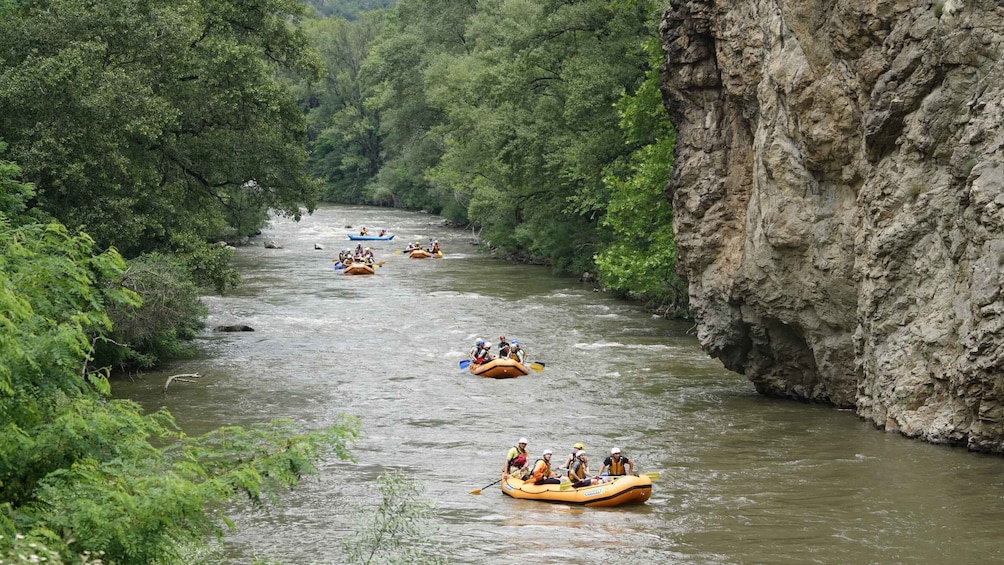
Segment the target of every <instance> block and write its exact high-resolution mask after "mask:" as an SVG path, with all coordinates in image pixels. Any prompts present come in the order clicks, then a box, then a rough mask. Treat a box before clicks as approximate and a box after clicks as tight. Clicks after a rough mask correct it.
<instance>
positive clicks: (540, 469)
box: [530, 449, 561, 485]
mask: <svg viewBox="0 0 1004 565" xmlns="http://www.w3.org/2000/svg"><path fill="white" fill-rule="evenodd" d="M551 453H552V452H551V450H550V449H545V450H544V453H543V454H542V455H541V456H540V457H541V458H540V459H538V460H537V461H536V462H534V464H533V473H531V475H530V477H531V478H532V479H533V484H535V485H560V484H561V479H559V478H558V475H556V474H555V473H554V471H552V470H551Z"/></svg>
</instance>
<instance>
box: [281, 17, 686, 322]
mask: <svg viewBox="0 0 1004 565" xmlns="http://www.w3.org/2000/svg"><path fill="white" fill-rule="evenodd" d="M659 15H660V11H659V6H657V5H656V4H654V3H652V2H641V1H633V0H632V1H628V0H618V1H615V2H608V1H605V0H583V1H578V2H571V3H569V2H550V1H546V2H533V3H525V2H481V3H471V2H463V1H459V0H404V1H402V2H399V3H398V4H397V5H396V7H395V8H394V9H392V10H390V11H388V12H376V13H369V14H367V15H366V16H365V17H362V18H360V19H358V20H355V21H351V22H349V21H345V20H342V19H324V20H319V21H314V22H309V23H308V24H307V26H306V27H305V30H306V33H307V35H308V37H309V38H310V39H311V41H312V42H313V44H314V45H315V46H316V47H317V48H318V50H319V52H320V55H321V60H322V61H323V63H324V67H325V76H324V79H323V80H322V81H320V82H317V83H302V84H301V86H300V88H301V90H300V91H299V96H300V99H301V101H302V103H303V107H304V110H305V111H306V112H307V120H308V139H309V144H308V147H309V151H310V157H309V167H310V171H311V174H312V175H314V176H315V177H316V178H318V179H320V180H321V182H322V183H323V186H324V189H323V196H322V198H323V199H325V200H329V201H332V202H341V203H370V204H377V205H384V206H398V207H405V208H411V209H425V210H429V211H432V212H435V213H439V214H442V215H444V216H446V217H447V218H449V219H451V220H453V221H454V222H456V223H457V224H459V225H470V226H471V227H472V230H473V231H474V232H475V233H477V234H478V235H480V237H481V239H482V240H483V241H484V242H485V243H487V244H488V245H489V246H490V247H491V248H492V250H493V251H494V252H496V253H498V254H500V255H503V256H510V257H514V258H517V259H518V260H523V261H533V262H542V263H546V264H549V265H552V266H553V267H554V268H555V270H557V271H559V272H566V273H571V274H575V275H579V274H581V273H583V272H590V273H593V274H594V275H595V274H596V273H598V274H599V277H600V280H601V282H602V284H603V285H604V286H605V287H606V288H608V289H610V290H613V291H615V292H619V293H622V294H625V295H631V296H634V297H636V298H640V299H645V300H650V301H651V302H652V304H653V306H663V307H665V308H666V310H667V311H668V312H670V313H672V314H674V315H686V303H687V299H686V292H685V286H684V285H683V283H682V282H681V281H680V280H679V279H678V278H677V277H676V275H675V267H674V264H675V246H674V243H673V234H672V229H671V220H672V215H671V210H670V205H669V203H668V201H667V199H666V197H665V195H664V193H663V189H664V186H665V184H666V182H667V179H668V177H669V170H670V167H671V166H672V163H673V145H674V141H675V137H674V131H673V128H672V125H671V124H670V122H669V120H668V118H667V116H666V113H665V110H664V109H663V107H662V102H661V97H660V95H659V89H658V80H659V77H658V67H659V61H660V57H661V50H660V48H659V47H658V43H657V39H656V25H657V21H658V17H659Z"/></svg>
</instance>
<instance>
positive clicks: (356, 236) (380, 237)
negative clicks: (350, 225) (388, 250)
mask: <svg viewBox="0 0 1004 565" xmlns="http://www.w3.org/2000/svg"><path fill="white" fill-rule="evenodd" d="M349 239H351V240H353V241H357V240H360V241H370V240H378V241H390V240H392V239H394V234H392V233H389V234H387V235H359V234H352V233H350V234H349Z"/></svg>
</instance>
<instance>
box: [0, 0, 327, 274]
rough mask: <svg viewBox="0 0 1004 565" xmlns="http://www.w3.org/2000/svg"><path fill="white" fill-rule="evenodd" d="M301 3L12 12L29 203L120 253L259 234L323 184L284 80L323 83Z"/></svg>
mask: <svg viewBox="0 0 1004 565" xmlns="http://www.w3.org/2000/svg"><path fill="white" fill-rule="evenodd" d="M303 10H304V7H303V6H302V5H301V4H299V3H298V2H296V1H295V0H256V1H254V2H243V1H241V2H238V1H236V0H208V1H203V0H153V1H148V2H139V3H137V2H135V1H133V0H109V1H107V2H99V3H94V2H89V1H84V0H51V1H45V2H43V1H32V2H14V3H12V4H10V5H9V6H8V7H7V8H6V9H4V12H5V13H3V14H2V17H0V60H2V61H3V68H2V74H0V107H3V108H4V112H3V113H0V139H4V140H6V141H7V142H8V144H9V146H10V152H9V158H10V159H11V160H13V161H14V162H17V163H18V164H19V165H21V167H23V168H24V175H25V178H26V179H27V180H29V181H31V182H33V183H35V185H36V186H38V188H39V193H38V195H37V197H36V199H35V201H34V202H32V205H33V206H37V207H40V208H42V209H44V210H46V211H47V212H48V213H50V214H52V215H53V216H54V217H55V218H56V219H58V220H59V221H61V222H62V223H63V224H65V225H66V226H68V227H70V228H71V229H76V228H77V227H78V226H80V227H83V228H84V231H86V232H88V233H89V234H91V236H92V237H94V238H95V240H96V241H97V243H98V245H99V246H100V247H109V246H114V247H116V248H117V249H119V251H120V252H121V253H122V254H123V255H124V256H126V257H134V256H136V255H138V254H139V253H140V252H143V251H151V250H164V249H168V250H173V247H174V246H175V245H177V243H176V241H175V239H176V238H179V237H184V236H186V235H187V234H195V235H197V236H199V237H200V238H202V239H208V238H213V237H230V236H232V235H234V234H235V233H236V232H238V231H242V232H244V233H251V232H253V231H254V230H256V229H257V228H258V227H259V226H260V225H261V220H262V219H263V216H262V214H263V213H264V211H265V210H267V209H269V208H272V209H275V210H279V211H282V212H284V213H287V214H290V215H294V216H296V215H299V214H300V213H301V212H300V207H301V206H302V205H304V204H307V205H308V206H309V205H310V204H312V202H313V201H314V198H315V195H316V186H315V185H314V184H313V183H312V182H311V181H310V179H309V178H308V177H307V176H306V174H305V172H304V169H303V163H304V160H305V153H304V146H303V141H304V121H303V118H302V115H301V113H300V111H299V108H298V106H297V105H296V103H295V99H294V98H293V96H292V94H291V92H290V91H289V88H288V87H287V86H285V82H284V81H282V80H280V73H281V72H298V71H302V72H316V69H317V61H316V58H315V57H313V56H312V52H311V51H310V50H308V49H307V42H306V40H305V39H304V37H303V34H302V33H300V32H299V31H297V30H296V29H295V28H293V27H292V26H290V25H289V24H288V23H287V22H288V21H289V20H290V18H294V17H296V16H298V15H299V14H301V13H302V11H303Z"/></svg>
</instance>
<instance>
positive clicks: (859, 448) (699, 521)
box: [114, 206, 1004, 564]
mask: <svg viewBox="0 0 1004 565" xmlns="http://www.w3.org/2000/svg"><path fill="white" fill-rule="evenodd" d="M347 225H352V226H355V227H359V226H362V225H365V226H367V227H368V228H369V229H370V230H374V229H379V228H381V227H384V228H387V229H388V230H389V231H390V232H392V233H395V234H397V235H396V237H395V239H394V240H393V241H389V242H383V241H374V242H369V246H370V247H372V248H373V250H374V252H375V253H376V255H377V259H378V260H383V261H386V263H385V265H384V266H383V267H382V268H380V269H379V270H378V271H377V273H376V274H375V275H372V276H346V275H343V274H341V273H339V272H336V271H334V270H333V268H332V264H331V259H332V258H333V257H334V256H336V255H337V253H338V249H339V248H341V247H351V246H352V245H351V244H350V243H349V241H348V240H347V238H346V234H347V233H349V231H350V230H349V229H347V228H346V227H345V226H347ZM430 238H435V239H438V240H439V241H440V242H441V243H442V245H443V249H444V251H445V253H446V256H445V257H444V258H442V259H421V260H419V259H410V258H408V257H407V255H403V254H395V253H394V251H395V250H400V249H403V248H404V247H405V245H407V243H408V241H415V240H419V241H422V242H423V243H425V242H427V241H428V240H429V239H430ZM270 239H271V240H276V241H277V242H279V243H280V244H281V245H282V246H283V249H264V248H263V247H262V246H261V241H258V242H257V243H256V245H255V246H249V247H246V248H242V249H239V250H238V252H237V254H236V258H235V263H236V265H237V267H238V268H239V269H240V270H241V272H242V273H243V276H244V279H245V282H246V284H245V286H244V287H242V288H241V289H240V290H238V291H237V292H234V293H232V294H229V295H227V296H223V297H220V296H212V297H206V299H205V301H206V303H207V305H208V306H209V309H210V317H209V320H208V326H209V327H213V326H216V325H221V324H235V323H242V324H247V325H250V326H252V327H253V328H255V331H254V332H248V333H239V334H214V333H211V332H208V331H207V332H206V333H205V334H203V336H202V337H201V342H202V344H203V345H204V346H205V351H206V354H207V356H206V357H205V358H202V359H198V360H192V361H186V362H184V363H179V364H176V365H174V366H171V367H167V368H166V369H165V370H163V371H160V372H156V373H149V374H146V375H143V377H142V378H138V379H135V380H121V381H118V382H116V383H115V384H114V388H115V393H116V395H117V396H120V397H126V398H133V399H136V400H138V401H140V402H142V403H143V404H144V405H145V406H146V407H148V408H149V409H156V408H161V407H164V408H167V409H169V410H170V411H171V412H172V413H173V414H175V416H176V418H177V420H178V422H179V423H180V424H181V425H182V426H183V428H184V429H185V430H186V431H187V432H189V433H193V434H194V433H201V432H204V431H207V430H210V429H213V428H215V427H218V426H221V425H229V424H247V423H251V422H256V421H262V420H267V419H271V418H279V417H286V418H293V419H295V420H298V421H301V422H304V423H305V424H307V425H308V426H312V427H313V426H320V425H324V424H328V423H332V422H334V421H335V419H336V418H337V416H338V415H339V414H341V413H350V414H354V415H357V416H359V417H360V418H361V419H362V421H363V426H364V429H363V433H364V437H363V438H362V440H361V441H360V442H359V443H358V444H357V445H356V446H355V447H354V448H353V453H354V455H355V456H356V458H357V461H358V462H356V463H349V462H342V461H338V460H331V461H323V462H322V464H321V465H320V470H321V474H320V476H318V477H316V478H313V479H309V480H308V481H307V482H306V483H305V484H304V485H303V488H301V489H299V490H297V491H296V492H294V493H292V494H291V495H290V496H289V497H288V498H286V499H284V500H283V504H282V506H281V507H277V508H269V509H262V510H257V511H249V510H242V511H239V512H238V513H237V515H236V516H235V518H236V522H237V524H238V527H239V530H238V531H237V532H236V533H234V534H232V535H230V536H229V537H228V539H227V544H228V547H229V549H230V557H231V560H232V562H233V563H247V562H249V561H250V560H251V557H252V556H271V557H273V558H275V559H278V560H280V561H283V562H286V563H339V562H340V561H341V560H340V550H339V547H340V541H341V540H343V539H345V538H347V537H348V536H351V535H352V532H353V530H354V528H355V518H356V516H357V514H358V507H359V506H372V505H374V504H375V503H376V502H377V501H378V500H379V494H378V491H377V489H376V485H375V483H374V479H375V478H376V477H377V476H379V475H380V473H381V472H383V471H384V470H386V469H389V468H398V469H404V470H405V471H406V472H408V473H409V474H410V475H412V476H414V477H416V478H418V479H419V480H421V481H422V482H423V484H425V486H426V491H425V497H426V498H428V499H430V500H433V501H435V503H436V505H437V510H436V524H435V525H436V526H437V527H438V532H437V533H436V534H435V537H436V546H437V547H440V548H442V551H443V553H444V555H447V556H448V557H449V560H450V562H453V563H487V564H495V563H498V564H501V563H511V562H513V561H516V560H527V561H532V562H540V563H554V562H558V561H565V560H574V561H576V562H579V563H612V562H617V563H620V564H642V563H644V564H649V563H654V562H655V563H667V562H673V563H694V564H697V563H700V564H706V563H791V564H795V563H799V564H800V563H832V564H843V563H946V562H968V563H976V562H992V561H994V560H999V559H1001V558H1002V557H1004V555H1002V552H1004V544H1001V543H1000V542H999V532H1000V531H1001V530H1002V529H1004V504H1002V500H1004V498H1002V482H1004V481H1002V479H1001V478H1000V477H1001V460H1000V459H998V458H991V457H982V456H977V455H973V454H969V453H966V452H964V451H960V450H953V449H947V448H944V447H936V446H931V445H926V444H922V443H919V442H915V441H910V440H906V439H903V438H901V437H898V436H895V435H890V434H885V433H883V432H880V431H877V430H875V429H874V428H873V427H872V426H870V425H868V424H866V423H864V422H862V421H861V420H859V419H858V418H857V417H856V416H854V414H853V413H851V412H846V411H838V410H834V409H832V408H829V407H824V406H814V405H808V404H799V403H794V402H784V401H778V400H773V399H767V398H763V397H760V396H758V395H756V394H755V393H754V392H753V388H752V386H751V385H750V383H749V382H748V381H746V380H745V379H743V378H741V377H739V376H737V375H734V374H732V373H729V372H728V371H726V370H724V369H723V368H722V366H721V364H720V363H718V362H717V361H715V360H713V359H710V358H708V357H707V356H706V355H705V354H704V353H703V352H702V351H701V349H700V347H699V345H698V343H697V341H696V339H695V338H694V337H693V336H692V335H689V334H688V329H689V325H687V324H681V323H675V322H671V321H667V320H663V319H659V318H653V317H652V316H650V315H648V314H646V313H645V312H644V311H642V310H641V308H640V307H639V306H638V305H635V304H630V303H626V302H622V301H618V300H615V299H613V298H611V297H609V296H607V295H605V294H602V293H594V292H592V291H591V289H590V288H587V287H584V286H582V285H579V284H578V283H576V282H575V281H574V280H571V279H568V278H563V277H557V276H554V275H553V274H551V273H550V272H549V270H547V269H546V268H542V267H534V266H524V265H511V264H507V263H502V262H498V261H494V260H492V259H490V258H487V257H484V256H482V255H479V254H478V253H477V251H476V249H475V248H474V247H473V246H472V245H471V243H470V237H469V234H466V233H464V232H459V231H454V230H448V229H446V228H443V227H442V222H441V220H440V219H438V218H435V217H431V216H427V215H422V214H417V213H409V212H402V211H397V210H387V209H377V208H364V207H335V206H322V207H321V208H320V209H319V210H318V211H317V212H316V213H315V214H313V215H311V216H308V217H305V218H304V219H303V220H302V221H301V222H300V223H299V224H295V223H293V222H290V221H286V220H276V221H274V222H273V224H272V225H271V226H270V227H269V228H268V229H267V230H265V233H264V234H263V237H262V240H270ZM315 244H316V245H320V246H322V247H324V249H323V250H316V249H314V247H315ZM501 334H505V335H506V336H508V337H509V338H516V339H518V340H519V341H520V342H521V343H523V344H524V345H525V346H526V347H527V349H528V351H529V357H530V359H531V360H538V361H543V362H545V363H546V369H545V370H544V371H543V372H542V373H531V374H530V375H529V376H526V377H522V378H519V379H509V380H493V379H482V378H478V377H474V376H473V375H471V374H469V373H467V372H466V371H460V370H459V369H458V361H459V360H461V359H464V358H465V357H466V351H467V348H468V347H469V346H470V344H471V343H472V342H473V341H474V339H475V338H477V337H479V336H481V337H484V338H486V339H487V340H489V342H495V341H497V339H496V338H497V337H498V336H499V335H501ZM181 372H198V373H200V374H202V375H204V378H203V379H202V380H201V381H200V382H198V383H191V384H189V383H177V384H173V385H172V386H171V388H170V390H169V392H168V394H166V395H163V394H161V392H160V388H161V386H162V385H163V382H164V379H165V378H166V376H167V375H170V374H174V373H181ZM519 436H527V437H528V438H529V440H530V446H529V448H530V451H531V453H533V454H538V453H540V452H541V451H542V450H543V449H545V448H550V449H553V450H554V451H555V453H556V456H557V455H558V454H560V455H561V460H562V461H564V457H565V454H566V453H567V451H568V450H569V449H570V448H571V445H572V444H573V443H575V442H578V441H582V442H584V443H585V444H586V450H587V451H590V452H591V453H592V454H593V458H592V462H593V465H595V466H596V467H598V466H599V463H600V462H601V461H602V457H603V456H605V455H606V454H607V453H608V452H609V449H610V448H611V447H613V446H618V447H620V448H621V449H623V450H624V453H625V454H626V455H627V456H629V457H630V458H631V459H633V460H634V461H635V462H636V463H637V465H638V468H637V470H639V471H641V472H645V471H661V472H662V479H661V480H659V481H658V482H657V483H656V486H655V489H654V490H653V496H652V499H651V500H649V502H648V503H647V504H645V505H643V506H637V507H622V508H613V509H586V508H579V507H569V506H564V505H551V504H543V503H537V502H533V501H521V500H514V499H510V498H507V497H504V496H502V495H501V493H500V491H499V490H498V487H497V486H495V487H491V488H487V489H486V490H484V491H483V492H482V493H481V494H480V495H479V496H473V495H470V494H469V491H470V490H472V489H476V488H480V487H482V486H484V485H486V484H488V483H490V482H492V481H494V480H495V479H497V478H498V472H499V470H500V468H501V465H502V460H503V458H504V454H505V451H506V450H507V449H508V448H509V446H511V445H512V444H513V443H514V442H515V440H516V439H517V438H518V437H519Z"/></svg>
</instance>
